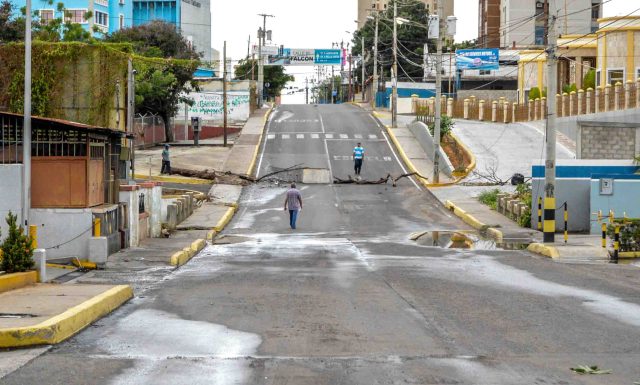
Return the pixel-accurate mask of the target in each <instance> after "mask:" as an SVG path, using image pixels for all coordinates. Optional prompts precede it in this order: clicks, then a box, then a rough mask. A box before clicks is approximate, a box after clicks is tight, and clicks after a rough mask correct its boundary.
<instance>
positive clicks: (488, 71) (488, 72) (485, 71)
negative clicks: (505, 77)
mask: <svg viewBox="0 0 640 385" xmlns="http://www.w3.org/2000/svg"><path fill="white" fill-rule="evenodd" d="M480 75H491V70H480Z"/></svg>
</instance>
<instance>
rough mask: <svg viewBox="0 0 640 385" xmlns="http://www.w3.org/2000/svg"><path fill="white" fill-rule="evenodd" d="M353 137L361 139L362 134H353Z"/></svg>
mask: <svg viewBox="0 0 640 385" xmlns="http://www.w3.org/2000/svg"><path fill="white" fill-rule="evenodd" d="M353 137H354V138H356V139H362V135H360V134H355V135H354V136H353Z"/></svg>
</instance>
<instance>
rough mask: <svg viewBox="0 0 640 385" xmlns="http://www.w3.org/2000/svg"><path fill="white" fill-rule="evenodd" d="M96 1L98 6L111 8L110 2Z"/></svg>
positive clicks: (104, 0)
mask: <svg viewBox="0 0 640 385" xmlns="http://www.w3.org/2000/svg"><path fill="white" fill-rule="evenodd" d="M95 1H96V4H99V5H104V6H105V7H108V6H109V1H107V0H95Z"/></svg>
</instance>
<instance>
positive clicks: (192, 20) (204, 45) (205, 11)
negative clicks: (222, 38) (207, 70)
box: [180, 0, 212, 61]
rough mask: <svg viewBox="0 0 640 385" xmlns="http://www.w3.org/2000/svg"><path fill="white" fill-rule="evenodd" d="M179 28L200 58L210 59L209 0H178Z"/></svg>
mask: <svg viewBox="0 0 640 385" xmlns="http://www.w3.org/2000/svg"><path fill="white" fill-rule="evenodd" d="M180 30H181V32H182V36H184V37H185V39H187V41H191V42H192V43H193V45H194V47H195V49H196V51H197V52H201V53H202V54H203V57H202V60H204V61H211V60H212V58H211V8H210V2H209V0H180Z"/></svg>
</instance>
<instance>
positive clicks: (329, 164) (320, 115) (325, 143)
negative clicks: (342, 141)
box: [318, 110, 333, 184]
mask: <svg viewBox="0 0 640 385" xmlns="http://www.w3.org/2000/svg"><path fill="white" fill-rule="evenodd" d="M318 116H319V117H320V127H321V128H322V132H323V133H325V132H326V131H325V129H324V121H323V120H322V114H321V113H320V111H319V110H318ZM329 135H331V134H326V135H325V136H329ZM331 137H333V135H331ZM322 142H324V153H325V154H326V155H327V165H328V166H329V174H331V183H330V184H333V168H332V167H331V158H329V146H327V139H324V140H323V141H322Z"/></svg>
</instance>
